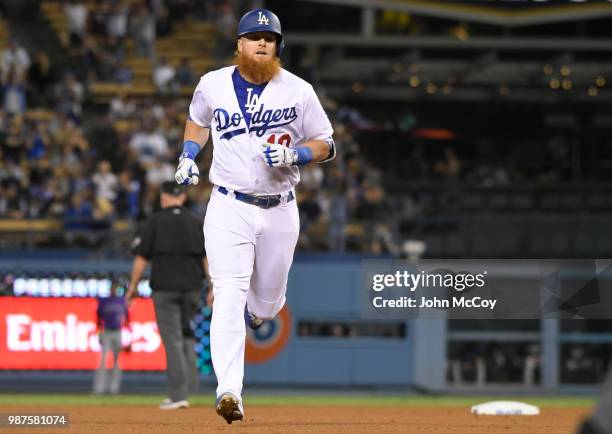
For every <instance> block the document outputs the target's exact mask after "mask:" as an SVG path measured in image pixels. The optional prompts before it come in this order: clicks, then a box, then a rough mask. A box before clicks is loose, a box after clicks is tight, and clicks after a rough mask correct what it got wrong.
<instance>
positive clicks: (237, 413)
mask: <svg viewBox="0 0 612 434" xmlns="http://www.w3.org/2000/svg"><path fill="white" fill-rule="evenodd" d="M216 409H217V414H218V415H219V416H221V417H222V418H223V419H225V421H226V422H227V423H228V424H230V425H231V424H232V422H233V421H235V420H240V421H242V418H243V417H244V410H243V408H242V400H240V399H238V398H237V397H236V395H234V394H233V393H229V392H226V393H224V394H223V395H221V396H220V397H219V398H218V399H217V405H216Z"/></svg>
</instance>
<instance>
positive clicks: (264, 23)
mask: <svg viewBox="0 0 612 434" xmlns="http://www.w3.org/2000/svg"><path fill="white" fill-rule="evenodd" d="M255 32H271V33H274V34H275V35H276V55H277V56H279V57H280V55H281V53H282V52H283V48H285V41H284V39H283V33H282V31H281V24H280V20H279V19H278V17H277V16H276V14H274V12H271V11H269V10H267V9H255V10H252V11H250V12H247V13H246V14H244V15H243V16H242V18H240V22H239V23H238V37H241V36H244V35H246V34H247V33H255Z"/></svg>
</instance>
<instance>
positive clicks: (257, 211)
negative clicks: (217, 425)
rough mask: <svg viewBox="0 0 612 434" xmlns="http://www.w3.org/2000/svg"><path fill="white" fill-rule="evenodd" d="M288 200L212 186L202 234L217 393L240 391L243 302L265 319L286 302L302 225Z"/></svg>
mask: <svg viewBox="0 0 612 434" xmlns="http://www.w3.org/2000/svg"><path fill="white" fill-rule="evenodd" d="M286 200H287V199H286V196H283V200H282V201H281V204H280V205H278V206H276V207H273V208H269V209H262V208H259V207H257V206H255V205H251V204H248V203H244V202H241V201H239V200H237V199H235V197H234V195H233V193H232V192H231V191H230V192H229V193H228V194H227V195H224V194H222V193H220V192H219V191H217V187H216V186H215V187H214V188H213V193H212V195H211V198H210V202H209V204H208V208H207V211H206V218H205V221H204V237H205V244H206V253H207V256H208V262H209V272H210V276H211V279H212V282H213V294H214V302H213V314H212V322H211V328H210V349H211V358H212V363H213V367H214V369H215V374H216V376H217V382H218V386H217V396H220V395H221V394H223V393H225V392H231V393H234V394H235V395H236V396H238V397H240V396H242V382H243V377H244V349H245V337H246V327H245V322H244V307H245V303H248V308H249V311H250V312H252V313H254V314H255V315H256V316H258V317H259V318H263V319H266V318H274V316H276V314H277V313H278V312H279V311H280V310H281V309H282V308H283V306H284V304H285V293H286V290H287V277H288V274H289V268H290V267H291V263H292V261H293V252H294V251H295V246H296V243H297V240H298V236H299V226H300V222H299V213H298V207H297V203H296V200H295V199H293V200H291V201H290V202H287V201H286Z"/></svg>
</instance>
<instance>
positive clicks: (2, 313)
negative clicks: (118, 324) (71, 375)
mask: <svg viewBox="0 0 612 434" xmlns="http://www.w3.org/2000/svg"><path fill="white" fill-rule="evenodd" d="M97 307H98V301H97V299H95V298H29V297H0V369H36V370H41V369H49V370H65V369H75V370H93V369H96V368H97V367H98V366H99V365H100V357H101V356H100V349H101V348H100V341H99V337H98V330H97V326H96V310H97ZM129 314H130V322H129V325H128V326H127V327H124V328H123V330H122V332H121V338H122V343H123V348H124V350H123V351H122V352H121V355H120V356H119V363H120V365H121V368H122V369H124V370H135V371H157V370H164V369H165V368H166V354H165V350H164V346H163V345H162V342H161V337H160V336H159V331H158V329H157V323H156V321H155V311H154V308H153V301H152V300H151V299H142V298H140V299H136V300H135V301H134V302H133V303H132V305H131V306H130V310H129ZM110 361H111V360H110V354H109V358H108V359H107V361H106V363H107V365H108V366H110Z"/></svg>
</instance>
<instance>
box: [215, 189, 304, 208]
mask: <svg viewBox="0 0 612 434" xmlns="http://www.w3.org/2000/svg"><path fill="white" fill-rule="evenodd" d="M217 190H218V191H219V193H221V194H224V195H226V196H228V195H229V190H228V189H227V188H225V187H221V186H219V187H218V188H217ZM234 197H235V198H236V200H239V201H240V202H244V203H248V204H250V205H255V206H258V207H259V208H263V209H268V208H274V207H275V206H278V205H280V203H281V199H282V196H281V195H280V194H269V195H266V196H255V195H252V194H247V193H240V192H239V191H234ZM293 199H295V196H294V195H293V192H292V191H290V192H289V194H288V195H287V203H289V202H291V201H292V200H293Z"/></svg>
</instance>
